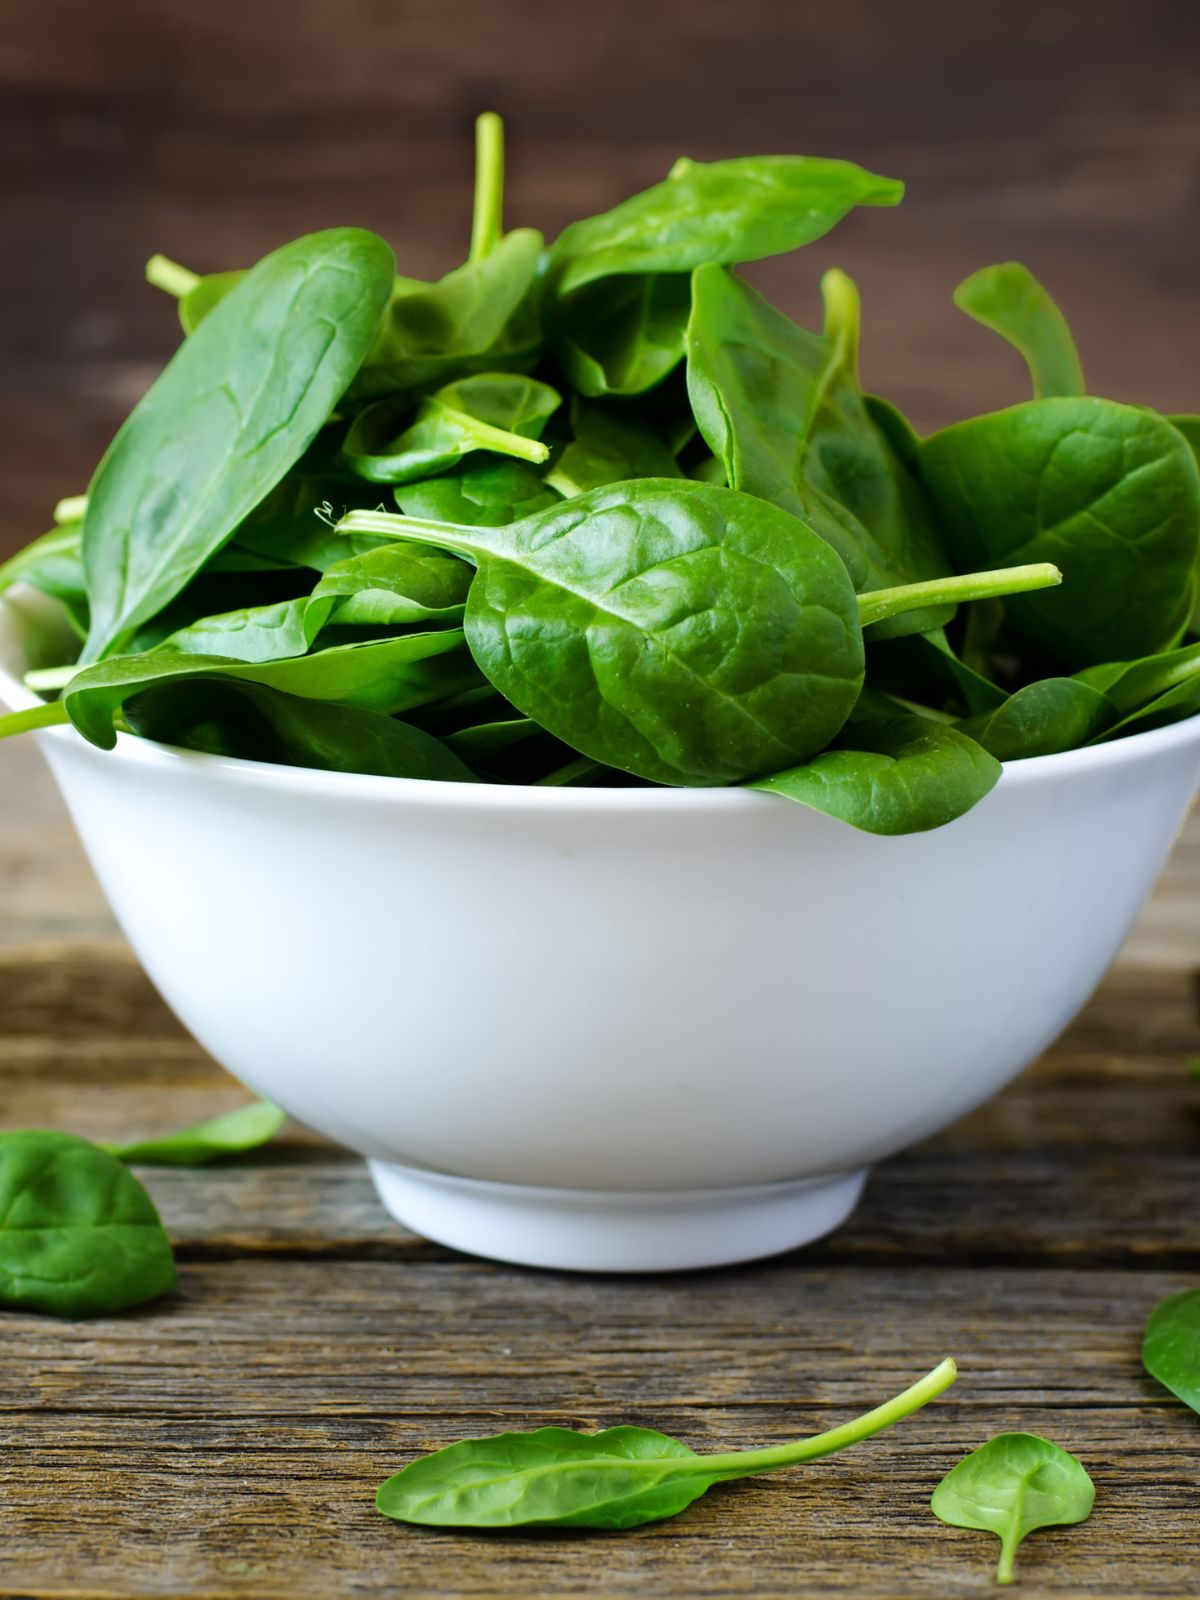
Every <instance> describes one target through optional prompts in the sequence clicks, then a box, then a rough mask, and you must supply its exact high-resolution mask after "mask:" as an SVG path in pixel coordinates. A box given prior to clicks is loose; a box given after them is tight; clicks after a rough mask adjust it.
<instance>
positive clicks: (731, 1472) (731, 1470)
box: [672, 1357, 958, 1478]
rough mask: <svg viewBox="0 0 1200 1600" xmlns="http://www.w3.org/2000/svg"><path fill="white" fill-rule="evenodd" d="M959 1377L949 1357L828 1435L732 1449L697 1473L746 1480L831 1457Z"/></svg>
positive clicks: (699, 1465) (706, 1459)
mask: <svg viewBox="0 0 1200 1600" xmlns="http://www.w3.org/2000/svg"><path fill="white" fill-rule="evenodd" d="M957 1376H958V1368H957V1367H956V1366H955V1364H954V1362H953V1360H951V1359H950V1358H949V1357H947V1358H946V1360H945V1361H942V1362H939V1364H938V1365H937V1366H936V1367H934V1369H933V1371H932V1372H928V1373H926V1375H925V1376H924V1377H923V1378H922V1379H921V1380H920V1381H919V1382H918V1383H914V1384H913V1385H912V1386H911V1388H908V1389H905V1390H904V1392H903V1393H902V1394H898V1395H896V1396H895V1397H894V1398H893V1399H891V1400H888V1401H885V1403H884V1404H883V1405H881V1406H876V1407H875V1409H874V1411H868V1412H866V1413H865V1414H864V1415H863V1416H861V1417H856V1418H855V1419H854V1421H853V1422H844V1423H843V1424H842V1425H841V1427H840V1428H830V1429H829V1430H828V1432H826V1433H816V1434H813V1436H812V1437H811V1438H809V1439H801V1440H799V1441H798V1442H797V1443H794V1444H781V1445H775V1446H773V1447H772V1448H770V1449H768V1450H733V1451H730V1452H729V1454H728V1455H720V1456H697V1457H696V1471H698V1472H701V1473H703V1474H704V1476H705V1477H715V1478H744V1477H746V1476H748V1475H749V1474H750V1473H752V1472H770V1471H771V1470H772V1469H773V1468H775V1467H794V1466H796V1465H797V1464H798V1463H799V1462H801V1461H816V1460H817V1459H818V1458H819V1457H820V1456H830V1455H832V1454H833V1453H834V1451H835V1450H844V1449H845V1448H846V1446H847V1445H851V1444H857V1443H858V1442H859V1440H860V1439H869V1438H870V1437H871V1435H872V1434H874V1433H881V1432H882V1431H883V1429H884V1428H890V1427H891V1425H892V1423H893V1422H899V1421H900V1419H901V1418H902V1417H908V1416H911V1415H912V1413H913V1412H914V1411H919V1410H920V1409H921V1407H922V1406H923V1405H927V1404H928V1403H929V1401H930V1400H933V1399H935V1398H936V1397H937V1396H938V1395H939V1394H941V1392H942V1390H943V1389H948V1388H949V1387H950V1385H951V1384H952V1383H953V1382H954V1380H955V1378H956V1377H957ZM672 1466H674V1463H672ZM689 1470H690V1463H689Z"/></svg>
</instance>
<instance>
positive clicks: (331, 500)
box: [219, 452, 385, 572]
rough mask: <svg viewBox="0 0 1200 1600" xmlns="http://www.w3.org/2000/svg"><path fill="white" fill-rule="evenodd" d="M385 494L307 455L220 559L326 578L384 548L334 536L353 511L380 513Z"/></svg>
mask: <svg viewBox="0 0 1200 1600" xmlns="http://www.w3.org/2000/svg"><path fill="white" fill-rule="evenodd" d="M384 492H385V491H383V490H382V489H380V488H379V486H378V485H377V484H373V483H365V482H364V481H363V480H362V479H361V478H356V477H355V476H354V475H353V473H350V472H346V471H345V470H343V469H340V468H339V470H336V471H335V470H333V469H331V468H330V467H328V466H327V465H317V464H316V463H314V462H313V453H312V452H310V453H309V455H308V456H306V457H305V458H304V460H302V461H301V462H299V463H298V464H297V466H296V467H295V469H294V470H293V471H292V472H289V473H288V474H287V476H286V477H285V478H284V479H282V481H281V482H280V483H278V484H277V485H276V486H275V488H274V489H272V490H271V492H270V493H269V494H268V495H267V496H266V497H265V499H263V500H262V502H261V503H260V504H259V505H257V506H256V507H255V508H254V510H253V511H252V512H251V513H250V515H249V516H248V517H247V518H246V519H245V521H244V522H242V523H241V524H240V525H239V527H238V530H237V532H236V533H235V534H234V536H233V541H232V542H231V543H230V544H228V545H226V546H225V548H224V550H223V551H221V552H220V553H219V554H220V555H222V556H226V555H230V554H233V553H235V552H241V553H243V554H249V555H252V556H257V557H262V558H263V559H265V560H270V561H276V562H280V563H282V564H284V565H287V566H295V567H312V568H313V569H314V570H316V571H317V572H324V570H325V569H326V567H330V566H333V565H334V563H335V562H339V561H345V560H347V559H348V557H350V556H354V555H362V554H363V553H364V552H365V551H367V550H372V549H379V547H380V546H381V545H382V544H383V543H384V541H383V540H381V539H367V538H361V539H354V540H351V539H346V538H345V537H343V536H342V535H341V534H337V533H335V532H334V529H335V527H336V526H337V524H338V522H339V521H340V520H341V519H342V518H343V517H344V516H346V515H347V514H348V513H349V512H351V511H382V510H384V508H385V503H384V499H383V496H384Z"/></svg>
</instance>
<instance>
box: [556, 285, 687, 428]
mask: <svg viewBox="0 0 1200 1600" xmlns="http://www.w3.org/2000/svg"><path fill="white" fill-rule="evenodd" d="M690 307H691V283H690V281H689V279H688V276H687V274H686V273H676V272H664V273H636V274H633V275H632V276H628V277H618V278H601V279H599V280H597V281H596V282H595V283H590V284H588V285H587V286H586V287H585V288H583V289H577V290H576V291H575V293H574V294H571V295H568V296H567V297H566V299H565V300H562V301H560V302H558V304H557V305H556V306H554V308H553V309H552V312H551V319H550V343H551V347H552V349H553V351H554V356H555V359H556V360H557V362H558V364H559V366H560V367H561V368H562V370H563V372H564V373H565V374H566V376H567V378H568V380H569V381H570V382H571V383H572V384H573V385H574V387H575V388H576V389H577V390H578V391H579V393H580V394H583V395H588V396H590V397H592V398H600V397H603V396H609V395H634V394H644V393H645V392H646V390H647V389H653V388H654V386H655V385H656V384H659V383H661V382H662V381H663V379H664V378H665V377H667V375H668V374H669V373H671V372H673V371H674V370H675V368H676V367H677V366H678V365H679V363H680V362H681V361H682V360H683V349H684V334H685V332H686V330H687V322H688V312H689V309H690Z"/></svg>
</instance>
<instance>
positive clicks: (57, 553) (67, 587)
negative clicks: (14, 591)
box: [0, 522, 88, 638]
mask: <svg viewBox="0 0 1200 1600" xmlns="http://www.w3.org/2000/svg"><path fill="white" fill-rule="evenodd" d="M18 583H27V584H28V585H29V586H30V588H32V589H38V590H40V591H41V593H42V594H48V595H51V596H53V598H54V599H55V600H59V601H61V602H62V605H63V606H64V608H65V610H66V613H67V616H68V618H69V619H70V622H71V626H72V627H73V628H74V630H75V632H76V633H78V634H79V636H80V638H84V637H86V635H87V627H88V610H87V579H86V577H85V575H84V571H83V524H82V523H81V522H64V523H62V524H60V525H59V526H58V527H56V528H51V529H50V532H49V533H43V534H42V535H41V537H40V538H38V539H34V540H33V542H32V543H31V544H27V545H26V546H25V548H24V549H23V550H18V551H17V553H16V555H15V556H12V557H11V558H10V559H9V560H8V561H5V562H2V563H0V595H3V594H4V593H5V592H6V591H7V590H9V589H11V588H12V587H13V586H14V585H15V584H18Z"/></svg>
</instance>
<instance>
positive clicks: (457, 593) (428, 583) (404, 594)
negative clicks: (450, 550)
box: [310, 543, 475, 628]
mask: <svg viewBox="0 0 1200 1600" xmlns="http://www.w3.org/2000/svg"><path fill="white" fill-rule="evenodd" d="M474 576H475V574H474V570H473V568H471V567H470V566H469V565H468V564H467V563H466V562H465V561H460V560H459V559H458V557H457V556H448V555H444V554H443V553H442V552H441V551H440V550H431V549H429V548H428V547H427V546H424V545H417V544H411V545H409V544H397V543H392V544H388V545H385V546H384V547H383V548H382V549H379V550H369V551H367V553H366V554H365V555H361V556H352V557H351V558H350V560H349V561H341V562H338V563H337V564H336V565H335V566H331V567H328V568H326V570H325V572H324V574H323V575H322V577H321V578H320V580H319V581H318V583H317V586H316V588H315V589H314V590H313V592H312V599H311V602H310V603H311V604H312V605H314V606H320V605H322V604H323V603H325V602H327V601H328V602H329V603H330V604H331V606H332V608H333V609H332V614H331V616H330V617H329V621H330V622H333V623H336V624H338V626H340V627H345V626H348V625H350V624H353V625H355V626H358V627H375V628H379V627H395V626H398V625H403V624H407V623H420V622H459V621H461V620H462V615H463V608H464V606H465V604H466V599H467V592H468V590H469V589H470V587H471V579H472V578H473V577H474Z"/></svg>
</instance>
